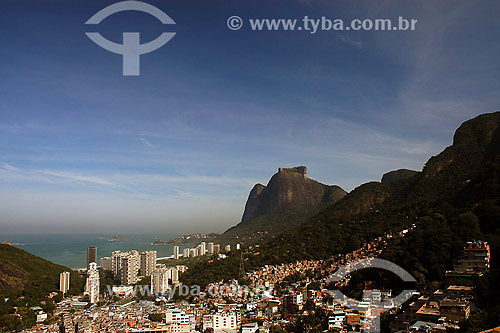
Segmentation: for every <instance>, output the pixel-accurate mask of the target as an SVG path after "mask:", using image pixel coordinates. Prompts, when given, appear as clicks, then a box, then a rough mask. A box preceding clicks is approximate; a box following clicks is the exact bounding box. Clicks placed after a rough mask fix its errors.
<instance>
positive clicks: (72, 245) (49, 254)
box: [0, 234, 183, 269]
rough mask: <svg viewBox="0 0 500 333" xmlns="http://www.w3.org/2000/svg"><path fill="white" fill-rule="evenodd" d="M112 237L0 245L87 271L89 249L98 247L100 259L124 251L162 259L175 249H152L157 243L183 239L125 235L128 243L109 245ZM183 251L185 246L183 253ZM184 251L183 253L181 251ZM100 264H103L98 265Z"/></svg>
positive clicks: (15, 237)
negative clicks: (149, 253)
mask: <svg viewBox="0 0 500 333" xmlns="http://www.w3.org/2000/svg"><path fill="white" fill-rule="evenodd" d="M113 236H114V235H111V234H41V235H40V234H0V241H4V240H5V241H8V242H12V243H19V244H21V245H16V247H19V248H21V249H23V250H25V251H28V252H29V253H32V254H34V255H37V256H39V257H42V258H44V259H47V260H50V261H52V262H53V263H56V264H59V265H64V266H67V267H70V268H73V269H77V268H83V267H85V266H86V261H87V247H88V246H91V245H94V246H97V258H101V257H109V256H111V252H113V251H117V250H121V251H130V250H138V251H139V252H140V251H145V250H156V251H157V252H158V255H157V256H158V257H159V258H160V257H168V256H171V255H172V253H173V245H151V243H153V242H154V241H155V240H156V239H161V240H163V241H167V240H171V239H174V238H176V237H178V236H179V235H173V234H144V235H126V234H125V235H124V234H120V236H123V237H126V238H128V240H127V241H109V240H108V239H109V238H111V237H113ZM182 248H183V247H182V246H181V249H182ZM181 251H182V250H181ZM98 264H99V263H98Z"/></svg>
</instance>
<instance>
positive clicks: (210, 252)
mask: <svg viewBox="0 0 500 333" xmlns="http://www.w3.org/2000/svg"><path fill="white" fill-rule="evenodd" d="M207 251H208V254H214V243H208V247H207Z"/></svg>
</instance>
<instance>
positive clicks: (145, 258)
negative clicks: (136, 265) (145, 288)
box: [140, 251, 156, 276]
mask: <svg viewBox="0 0 500 333" xmlns="http://www.w3.org/2000/svg"><path fill="white" fill-rule="evenodd" d="M155 265H156V251H144V252H141V270H140V274H141V275H142V276H150V275H151V273H152V272H153V269H154V268H155Z"/></svg>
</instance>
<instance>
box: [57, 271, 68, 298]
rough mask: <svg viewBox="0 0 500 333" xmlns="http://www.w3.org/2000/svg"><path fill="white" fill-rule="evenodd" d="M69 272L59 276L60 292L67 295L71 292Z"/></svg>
mask: <svg viewBox="0 0 500 333" xmlns="http://www.w3.org/2000/svg"><path fill="white" fill-rule="evenodd" d="M69 276H70V275H69V272H62V273H61V274H59V290H60V291H61V292H62V293H63V294H66V293H67V292H68V290H69Z"/></svg>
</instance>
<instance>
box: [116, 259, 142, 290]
mask: <svg viewBox="0 0 500 333" xmlns="http://www.w3.org/2000/svg"><path fill="white" fill-rule="evenodd" d="M137 261H138V260H137V256H136V255H135V254H129V255H127V256H124V257H122V260H121V268H120V282H121V283H122V284H124V285H129V284H134V283H136V282H137V271H138V270H137V266H138V263H137Z"/></svg>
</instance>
